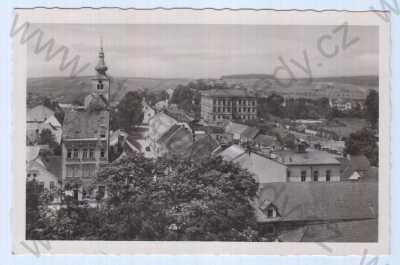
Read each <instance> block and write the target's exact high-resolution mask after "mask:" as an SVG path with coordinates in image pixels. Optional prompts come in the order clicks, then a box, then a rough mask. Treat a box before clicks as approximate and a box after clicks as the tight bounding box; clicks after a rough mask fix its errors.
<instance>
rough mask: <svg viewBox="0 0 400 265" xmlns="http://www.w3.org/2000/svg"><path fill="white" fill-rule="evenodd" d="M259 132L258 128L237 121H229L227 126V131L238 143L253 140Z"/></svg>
mask: <svg viewBox="0 0 400 265" xmlns="http://www.w3.org/2000/svg"><path fill="white" fill-rule="evenodd" d="M259 132H260V130H259V129H258V128H255V127H250V126H247V125H244V124H240V123H236V122H229V123H228V124H227V125H226V126H225V133H226V134H229V135H231V137H232V139H233V140H234V141H236V142H238V143H247V142H251V141H253V140H254V138H255V137H256V136H257V134H258V133H259Z"/></svg>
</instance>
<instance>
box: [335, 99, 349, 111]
mask: <svg viewBox="0 0 400 265" xmlns="http://www.w3.org/2000/svg"><path fill="white" fill-rule="evenodd" d="M329 105H330V106H331V108H336V109H338V110H339V111H349V110H351V109H352V108H353V102H352V101H351V100H349V99H343V98H332V99H330V100H329Z"/></svg>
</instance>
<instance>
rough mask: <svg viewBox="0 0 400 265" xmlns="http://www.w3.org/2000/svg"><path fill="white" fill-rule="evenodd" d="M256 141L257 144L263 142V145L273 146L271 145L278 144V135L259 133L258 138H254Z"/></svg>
mask: <svg viewBox="0 0 400 265" xmlns="http://www.w3.org/2000/svg"><path fill="white" fill-rule="evenodd" d="M254 141H255V142H256V143H257V144H261V145H264V146H271V145H276V144H277V140H276V137H274V136H270V135H266V134H259V135H257V136H256V138H255V139H254Z"/></svg>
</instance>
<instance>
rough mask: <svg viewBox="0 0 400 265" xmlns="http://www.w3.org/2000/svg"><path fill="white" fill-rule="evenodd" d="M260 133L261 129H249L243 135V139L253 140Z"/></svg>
mask: <svg viewBox="0 0 400 265" xmlns="http://www.w3.org/2000/svg"><path fill="white" fill-rule="evenodd" d="M259 132H260V129H258V128H256V127H248V128H246V130H244V132H243V133H242V137H246V138H248V139H253V138H254V137H256V135H257V134H258V133H259Z"/></svg>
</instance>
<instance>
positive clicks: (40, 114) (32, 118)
mask: <svg viewBox="0 0 400 265" xmlns="http://www.w3.org/2000/svg"><path fill="white" fill-rule="evenodd" d="M53 115H54V111H52V110H51V109H49V108H48V107H46V106H44V105H38V106H36V107H34V108H31V109H28V110H27V115H26V121H27V122H43V121H45V120H47V119H48V118H49V117H51V116H53Z"/></svg>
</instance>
